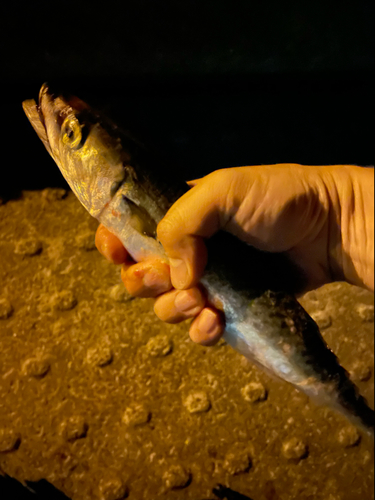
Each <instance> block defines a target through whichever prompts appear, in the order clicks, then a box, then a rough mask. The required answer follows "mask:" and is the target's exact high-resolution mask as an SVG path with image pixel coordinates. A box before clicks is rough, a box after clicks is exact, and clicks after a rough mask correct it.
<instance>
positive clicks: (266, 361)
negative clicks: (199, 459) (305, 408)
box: [23, 85, 374, 435]
mask: <svg viewBox="0 0 375 500" xmlns="http://www.w3.org/2000/svg"><path fill="white" fill-rule="evenodd" d="M23 107H24V110H25V113H26V115H27V116H28V118H29V120H30V122H31V124H32V125H33V127H34V129H35V130H36V132H37V134H38V136H39V137H40V138H41V140H42V141H43V143H44V145H45V146H46V148H47V150H48V151H49V153H50V154H51V156H52V157H53V159H54V160H55V162H56V163H57V165H58V167H59V168H60V170H61V172H62V174H63V175H64V177H65V179H66V180H67V182H68V184H69V185H70V186H71V188H72V190H73V191H74V193H75V194H76V196H77V197H78V199H79V200H80V201H81V203H82V204H83V205H84V206H85V208H86V209H87V210H88V211H89V212H90V214H91V215H92V216H94V217H96V218H97V219H98V220H99V221H100V222H101V223H102V224H103V225H104V226H106V227H107V228H108V229H109V230H110V231H111V232H112V233H114V234H115V235H116V236H117V237H118V238H119V239H120V240H121V242H122V243H123V244H124V246H125V247H126V248H127V250H128V252H129V253H130V254H131V256H132V257H133V258H134V259H135V260H136V261H141V260H145V259H147V258H150V257H159V258H162V259H165V260H166V261H167V260H168V259H167V256H166V254H165V252H164V250H163V248H162V246H161V244H160V243H159V242H158V241H157V239H156V226H157V224H158V223H159V221H160V220H161V219H162V218H163V217H164V215H165V214H166V212H167V210H168V209H169V207H170V206H171V205H172V204H173V203H174V201H176V199H177V198H178V197H179V196H180V195H181V194H183V192H185V191H186V187H185V185H184V183H181V182H180V181H178V180H176V182H174V181H172V180H170V178H169V176H168V178H167V179H166V178H165V176H163V169H162V167H161V166H160V165H159V162H158V160H157V159H156V158H154V157H152V156H151V155H150V154H149V153H148V152H147V149H146V148H144V147H143V145H142V144H141V143H139V142H138V141H137V140H136V139H134V138H133V137H132V136H131V135H130V134H129V133H126V132H123V131H120V130H119V129H118V128H117V127H116V126H115V125H114V124H113V123H112V122H110V121H109V120H107V119H106V118H105V117H103V116H101V115H100V114H99V113H97V112H96V111H94V110H93V109H91V108H90V107H89V106H88V105H87V104H86V103H84V102H83V101H81V100H80V99H78V98H76V97H71V96H64V95H62V94H54V93H53V92H51V91H50V90H49V88H48V86H47V85H43V86H42V88H41V91H40V94H39V104H38V105H37V104H36V102H35V101H33V100H29V101H25V102H24V103H23ZM207 246H208V256H209V262H208V265H207V269H206V271H205V274H204V276H203V278H202V280H201V282H202V284H203V285H204V287H205V289H206V291H207V295H208V300H209V301H210V302H211V303H213V304H215V305H218V306H219V307H220V308H221V309H222V311H223V313H224V316H225V333H224V339H225V340H226V341H227V342H228V343H229V344H230V345H231V346H232V347H233V348H234V349H236V350H237V351H238V352H240V353H241V354H243V355H244V356H246V357H247V358H248V359H249V360H251V361H252V362H254V363H255V364H257V365H258V366H260V367H262V368H263V369H264V370H266V371H267V372H269V373H271V374H273V375H276V376H277V377H279V378H281V379H283V380H285V381H287V382H289V383H291V384H293V385H294V386H295V387H296V388H298V389H300V390H302V391H303V392H305V393H306V394H308V395H309V396H311V397H312V398H313V399H315V400H317V401H318V402H319V403H323V404H326V405H328V406H330V407H332V408H333V409H336V410H337V411H338V412H339V413H341V414H343V415H344V416H346V417H347V418H348V419H349V420H351V421H352V422H353V423H354V424H355V425H357V426H359V427H361V428H362V429H364V430H365V431H366V432H367V433H368V434H370V435H373V432H374V411H373V410H372V409H371V408H369V406H368V405H367V403H366V401H365V399H364V398H363V397H362V396H361V395H360V394H359V391H358V389H357V388H356V386H355V385H354V384H353V383H352V382H351V381H350V378H349V375H348V373H347V372H346V371H345V370H344V368H342V367H341V366H340V364H339V362H338V360H337V358H336V356H335V355H334V354H333V352H332V351H331V350H330V349H329V348H328V346H327V345H326V343H325V341H324V340H323V338H322V336H321V334H320V332H319V329H318V327H317V325H316V323H315V322H314V321H313V320H312V319H311V317H310V316H309V315H308V314H307V313H306V311H305V310H304V309H303V308H302V307H301V306H300V304H299V303H298V302H297V300H296V299H295V298H294V297H293V296H292V295H290V294H288V293H285V292H284V291H282V286H281V285H282V284H283V286H285V282H287V280H286V279H285V278H286V273H288V272H290V273H292V272H293V268H292V267H291V266H290V265H289V264H290V263H288V262H287V261H286V258H285V256H283V255H280V254H266V253H263V252H259V251H257V250H256V249H254V248H252V247H249V246H248V245H246V244H244V243H242V242H240V241H239V240H237V239H236V238H234V237H232V236H231V235H229V234H227V233H224V232H219V233H218V234H217V235H215V236H214V237H213V238H211V239H210V240H209V241H208V242H207ZM223 249H224V250H225V251H223ZM228 255H231V256H235V259H233V258H232V259H229V260H228V258H225V257H226V256H228ZM245 262H251V265H249V266H247V267H248V268H245V265H244V263H245Z"/></svg>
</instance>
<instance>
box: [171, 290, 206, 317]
mask: <svg viewBox="0 0 375 500" xmlns="http://www.w3.org/2000/svg"><path fill="white" fill-rule="evenodd" d="M174 304H175V306H176V309H177V310H178V311H179V312H181V313H185V314H189V313H191V314H193V313H195V312H196V313H198V312H199V310H200V309H202V306H200V304H198V303H197V297H196V296H195V295H192V293H191V291H189V290H187V291H185V290H183V291H182V292H180V293H178V294H177V296H176V298H175V300H174Z"/></svg>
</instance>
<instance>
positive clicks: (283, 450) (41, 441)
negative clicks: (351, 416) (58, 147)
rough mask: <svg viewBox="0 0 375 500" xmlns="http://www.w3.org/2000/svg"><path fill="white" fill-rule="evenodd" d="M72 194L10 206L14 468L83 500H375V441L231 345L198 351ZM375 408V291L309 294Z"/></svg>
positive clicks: (11, 471) (8, 359)
mask: <svg viewBox="0 0 375 500" xmlns="http://www.w3.org/2000/svg"><path fill="white" fill-rule="evenodd" d="M60 191H61V190H58V191H56V192H55V190H45V191H44V192H24V194H23V197H22V198H21V199H19V200H12V201H8V202H7V203H4V204H2V205H0V235H1V238H0V283H1V288H0V352H1V363H0V473H6V474H8V475H10V476H12V477H15V478H17V479H18V480H21V481H26V480H30V481H37V480H39V479H42V478H44V479H46V480H48V481H49V482H50V483H52V484H53V485H55V486H56V487H57V488H58V489H60V490H62V491H63V492H64V493H65V494H66V495H67V496H68V497H70V498H72V499H73V500H86V499H90V500H95V499H101V500H120V499H121V498H126V497H128V498H129V499H134V500H146V499H147V500H149V499H153V500H162V499H163V500H165V499H167V500H174V499H177V500H179V499H181V500H184V499H186V500H187V499H191V500H201V499H214V498H216V497H215V495H214V494H213V492H212V490H213V488H215V487H216V485H217V484H222V485H224V486H226V487H229V488H231V489H232V490H233V491H236V492H239V493H241V494H242V495H246V496H248V497H249V498H251V499H253V500H270V499H272V500H294V499H297V498H298V499H299V500H311V499H314V500H327V499H330V498H332V499H336V500H363V499H364V498H366V499H367V500H371V499H372V498H374V492H373V486H372V485H373V446H372V443H371V441H369V439H368V438H367V437H366V436H361V435H360V434H358V432H357V431H356V430H355V429H354V430H353V429H352V428H350V426H349V427H348V423H347V422H346V421H345V420H344V419H343V418H341V417H340V416H337V415H336V414H334V413H333V412H332V411H330V410H327V409H325V408H320V407H317V406H315V405H314V404H313V403H312V402H310V401H309V400H308V398H307V397H305V396H304V395H303V394H301V393H299V392H297V391H296V390H294V389H293V388H292V387H290V386H289V385H287V384H286V383H283V382H279V381H277V380H274V379H272V378H269V377H268V376H267V375H265V374H264V373H262V372H261V371H259V370H258V369H257V368H255V367H254V366H252V365H251V364H250V363H249V362H247V361H246V359H244V358H242V357H241V356H240V355H239V354H237V353H236V352H234V351H233V350H232V349H231V348H230V347H229V346H227V345H225V343H224V342H220V343H219V344H218V345H217V346H216V347H210V348H205V347H200V346H197V345H195V344H193V343H192V342H191V341H190V340H189V337H188V334H187V325H186V324H183V325H165V324H163V323H162V322H160V321H159V320H158V319H157V318H156V317H155V316H154V314H153V311H152V301H151V300H147V299H142V300H140V299H136V300H131V298H130V297H129V296H128V295H127V294H126V293H125V292H123V291H122V287H121V281H120V270H119V268H118V267H116V266H113V265H111V264H109V263H108V262H106V261H105V259H104V258H102V257H101V256H100V255H99V253H98V252H97V251H96V250H95V249H94V245H93V241H94V234H95V229H96V226H97V223H96V221H94V220H93V219H91V218H90V216H89V215H88V214H87V213H86V211H85V210H84V209H83V208H82V206H81V205H80V204H79V202H78V201H77V200H76V199H75V198H74V196H73V195H72V194H71V193H69V194H68V195H67V196H66V197H65V196H64V195H61V193H60ZM301 302H302V304H303V305H304V307H305V308H306V309H307V310H308V312H310V314H312V315H313V316H314V317H316V319H317V321H318V322H319V323H321V326H322V329H323V333H324V337H325V339H326V340H327V342H328V343H329V345H330V346H331V347H332V349H333V350H334V351H335V352H336V354H337V355H338V356H339V358H340V360H341V362H342V364H343V365H344V366H345V367H346V368H347V369H348V371H350V372H351V373H352V376H353V377H354V379H355V381H356V383H357V384H358V386H359V387H360V389H361V391H362V394H363V395H364V396H365V397H366V398H368V400H369V402H370V404H371V405H373V399H374V398H373V389H374V378H373V371H374V370H373V363H374V361H373V354H372V353H373V347H374V346H373V344H374V338H373V333H374V325H373V319H374V315H373V295H372V294H370V293H368V292H366V291H364V290H360V289H358V288H355V287H350V286H348V285H346V284H341V283H338V284H333V285H330V286H326V287H323V288H322V289H320V290H317V291H314V292H310V293H308V294H306V295H305V296H304V297H303V298H302V299H301Z"/></svg>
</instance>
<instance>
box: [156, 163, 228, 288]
mask: <svg viewBox="0 0 375 500" xmlns="http://www.w3.org/2000/svg"><path fill="white" fill-rule="evenodd" d="M233 170H234V169H223V170H217V171H215V172H213V173H211V174H209V175H207V176H206V177H203V178H202V179H198V180H194V187H192V189H190V191H188V192H187V193H185V194H184V195H183V196H182V197H181V198H179V199H178V200H177V201H176V203H174V205H173V206H172V207H171V208H170V210H169V211H168V213H167V214H166V216H165V217H164V218H163V219H162V220H161V221H160V223H159V225H158V228H157V234H158V238H159V240H160V242H161V244H162V245H163V247H164V250H165V252H166V254H167V255H168V257H169V261H170V268H171V280H172V284H173V286H174V287H175V288H177V289H187V288H190V287H192V286H193V285H195V284H196V283H197V282H198V281H199V280H200V278H201V276H202V274H203V271H204V268H205V266H206V263H207V250H206V246H205V244H204V239H205V238H209V237H211V236H212V235H213V234H214V233H215V232H217V231H218V230H219V229H220V228H222V227H224V226H225V224H226V222H227V220H228V218H229V217H231V215H232V214H231V212H232V210H231V209H232V208H233V207H232V206H231V205H230V204H229V205H228V203H227V201H228V193H229V191H230V189H229V186H230V184H231V182H232V178H233V175H234V172H233ZM228 207H229V208H228Z"/></svg>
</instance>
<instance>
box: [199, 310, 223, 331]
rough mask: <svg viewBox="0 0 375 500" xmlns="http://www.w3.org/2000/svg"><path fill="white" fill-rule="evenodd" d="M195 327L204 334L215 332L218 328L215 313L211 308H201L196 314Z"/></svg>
mask: <svg viewBox="0 0 375 500" xmlns="http://www.w3.org/2000/svg"><path fill="white" fill-rule="evenodd" d="M197 328H198V330H199V331H200V332H202V333H203V334H205V335H210V334H213V333H216V331H217V330H218V323H217V316H216V314H215V313H214V312H213V311H211V309H203V311H202V312H201V314H200V315H199V316H198V321H197Z"/></svg>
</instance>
